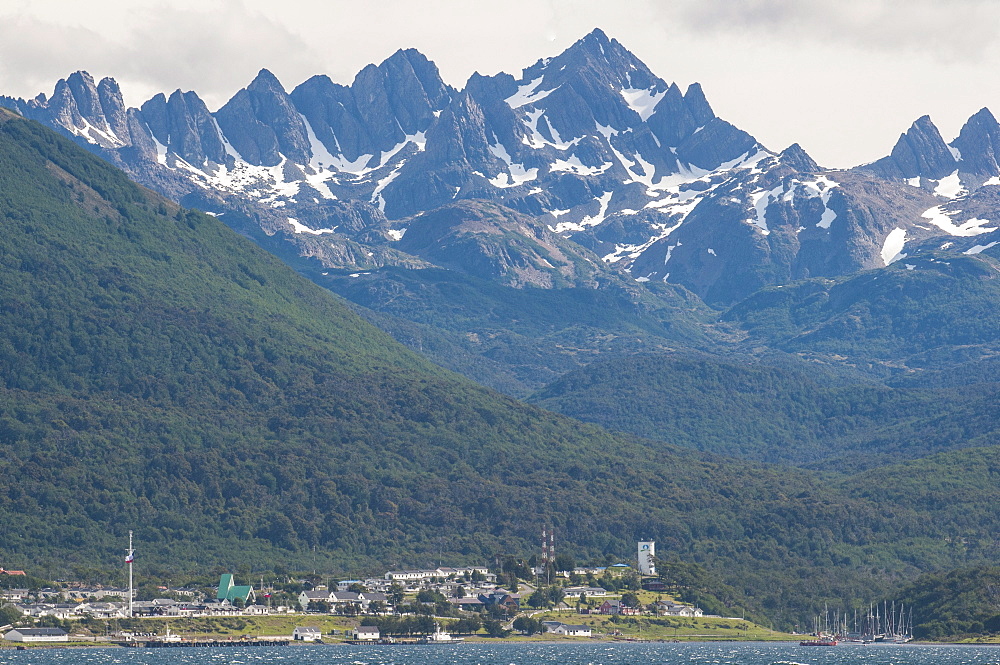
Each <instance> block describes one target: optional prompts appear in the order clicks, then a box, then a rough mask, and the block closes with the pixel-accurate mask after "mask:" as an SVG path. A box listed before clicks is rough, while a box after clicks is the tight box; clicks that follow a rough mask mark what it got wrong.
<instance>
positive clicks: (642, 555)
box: [639, 540, 656, 575]
mask: <svg viewBox="0 0 1000 665" xmlns="http://www.w3.org/2000/svg"><path fill="white" fill-rule="evenodd" d="M655 559H656V543H655V542H654V541H651V540H647V541H642V542H640V543H639V574H640V575H656V563H655Z"/></svg>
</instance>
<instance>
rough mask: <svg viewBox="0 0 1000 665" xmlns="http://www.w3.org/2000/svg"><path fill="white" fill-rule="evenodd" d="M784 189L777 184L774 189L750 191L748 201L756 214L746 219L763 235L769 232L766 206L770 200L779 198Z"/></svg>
mask: <svg viewBox="0 0 1000 665" xmlns="http://www.w3.org/2000/svg"><path fill="white" fill-rule="evenodd" d="M784 191H785V188H784V187H783V186H781V185H778V186H777V187H775V188H774V189H770V190H759V191H756V192H751V193H750V202H751V203H752V204H753V208H754V212H755V213H756V214H755V217H753V218H751V219H748V220H747V222H749V223H750V224H753V225H754V226H756V227H758V228H759V229H760V232H761V233H762V234H764V235H768V234H769V233H771V231H770V229H768V228H767V207H768V206H769V205H771V201H777V200H779V199H780V198H781V196H782V194H783V193H784Z"/></svg>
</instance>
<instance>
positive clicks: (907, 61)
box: [0, 0, 1000, 167]
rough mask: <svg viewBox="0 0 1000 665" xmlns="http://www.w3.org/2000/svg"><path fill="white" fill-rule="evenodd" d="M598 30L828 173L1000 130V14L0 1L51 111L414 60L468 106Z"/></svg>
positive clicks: (931, 5)
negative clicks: (52, 97) (70, 79)
mask: <svg viewBox="0 0 1000 665" xmlns="http://www.w3.org/2000/svg"><path fill="white" fill-rule="evenodd" d="M595 27H600V28H601V29H603V30H604V31H605V32H606V33H608V35H609V36H610V37H613V38H616V39H618V41H620V42H621V43H622V44H624V45H625V46H626V48H628V49H629V50H631V51H632V52H633V53H635V54H636V55H637V56H638V57H639V58H640V59H641V60H642V61H644V62H645V63H646V64H647V65H648V66H649V67H650V69H652V70H653V72H654V73H655V74H657V75H658V76H660V77H661V78H663V79H666V80H667V81H676V82H677V83H678V85H680V86H681V88H682V89H683V88H684V87H686V86H687V84H689V83H691V82H694V81H699V82H701V83H702V85H703V86H704V89H705V93H706V95H707V97H708V100H709V102H710V103H711V104H712V106H713V108H714V109H715V111H716V113H717V114H718V115H719V116H721V117H723V118H725V119H727V120H729V121H731V122H733V123H734V124H735V125H737V126H738V127H740V128H741V129H744V130H746V131H748V132H750V133H751V134H753V135H754V136H755V137H757V139H758V140H760V141H761V142H762V143H763V144H764V145H766V146H767V147H769V148H771V149H772V150H781V149H783V148H785V147H786V146H787V145H789V144H791V143H794V142H798V143H800V144H801V145H802V146H803V147H804V148H805V149H806V150H807V151H808V152H809V153H810V154H811V155H812V156H813V157H814V158H815V159H816V160H817V161H819V162H820V163H821V164H823V165H825V166H829V167H848V166H854V165H856V164H860V163H864V162H868V161H871V160H874V159H877V158H878V157H881V156H883V155H885V154H887V153H888V152H889V150H890V149H891V148H892V145H893V143H895V141H896V139H897V137H898V136H899V134H900V132H902V131H905V130H906V129H907V127H909V125H910V124H911V123H912V122H913V121H914V120H915V119H916V118H918V117H919V116H921V115H924V114H930V116H931V118H932V119H933V120H934V122H935V124H937V126H938V128H939V129H940V130H941V133H942V134H943V135H944V137H945V140H948V141H950V140H951V139H952V138H954V137H955V136H956V135H957V134H958V130H959V129H960V128H961V125H962V123H963V122H964V121H965V119H966V118H968V117H969V116H970V115H972V114H973V113H975V112H976V111H978V110H979V109H980V108H982V107H983V106H988V107H991V108H992V109H993V111H994V113H996V114H1000V76H998V75H997V71H998V66H1000V2H997V1H995V0H949V1H948V2H947V3H946V2H943V1H941V0H900V1H894V0H823V1H820V0H816V1H810V0H731V1H729V0H714V1H713V0H660V1H656V0H616V1H614V2H612V1H610V0H502V1H501V2H480V1H477V0H280V1H279V2H269V1H265V0H222V1H218V2H213V1H212V0H170V2H169V3H167V2H162V1H161V0H88V1H87V2H82V1H80V0H0V94H6V95H13V96H18V97H33V96H35V95H36V94H38V93H39V92H44V93H46V94H50V93H51V91H52V87H53V85H54V83H55V82H56V80H58V79H59V78H64V77H66V76H67V75H69V74H70V73H71V72H73V71H76V70H78V69H85V70H87V71H89V72H90V73H91V74H93V75H94V77H95V78H97V79H100V78H102V77H104V76H112V77H114V78H115V79H116V80H117V81H118V82H119V83H120V84H121V86H122V90H123V92H124V94H125V97H126V102H127V103H128V104H129V105H133V106H137V105H139V104H141V103H142V102H143V101H145V100H146V99H147V98H148V97H150V96H152V95H153V94H155V93H157V92H166V93H169V92H170V91H172V90H174V89H176V88H182V89H184V90H195V91H197V92H198V94H199V95H200V96H201V97H202V98H204V99H205V101H206V102H207V103H208V105H209V107H210V108H211V109H212V110H215V109H217V108H218V107H219V106H221V105H222V104H223V103H225V101H226V100H227V99H228V98H229V97H230V96H232V94H233V93H235V92H236V91H237V90H239V89H240V88H242V87H244V86H245V85H247V83H249V82H250V80H252V78H253V76H254V75H255V74H256V72H257V71H258V70H259V69H260V68H262V67H266V68H268V69H270V70H271V71H272V72H274V73H275V74H276V75H277V76H278V78H279V79H280V80H281V81H282V83H284V85H285V88H286V89H288V90H291V89H292V88H293V87H295V86H296V85H298V84H299V83H301V82H302V81H304V80H305V79H307V78H308V77H309V76H312V75H313V74H320V73H323V74H327V75H329V76H330V78H332V79H333V80H334V81H337V82H341V83H345V84H348V83H350V82H351V81H352V80H353V78H354V75H355V74H356V73H357V72H358V70H360V69H361V68H362V67H364V66H365V65H366V64H368V63H371V62H375V63H377V62H381V61H382V60H384V59H385V58H386V57H388V56H389V55H391V54H392V53H393V52H394V51H395V50H397V49H399V48H409V47H413V48H416V49H418V50H420V51H421V52H422V53H424V54H425V55H426V56H427V57H428V58H430V59H431V60H433V61H434V62H436V63H437V65H438V67H439V68H440V69H441V72H442V76H443V77H444V79H445V81H446V82H448V83H450V84H451V85H453V86H455V87H458V88H461V87H463V86H464V83H465V81H466V79H467V78H468V76H469V75H470V74H471V73H472V72H473V71H479V72H480V73H482V74H495V73H497V72H499V71H505V72H509V73H511V74H515V75H516V76H518V77H519V75H520V71H521V69H523V68H525V67H527V66H528V65H530V64H531V63H533V62H534V61H535V60H537V59H538V58H541V57H547V56H553V55H556V54H558V53H559V52H561V51H562V50H563V49H565V48H567V47H568V46H570V45H571V44H572V43H573V42H575V41H576V40H577V39H579V38H580V37H582V36H583V35H585V34H586V33H588V32H590V31H591V30H592V29H593V28H595Z"/></svg>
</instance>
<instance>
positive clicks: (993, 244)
mask: <svg viewBox="0 0 1000 665" xmlns="http://www.w3.org/2000/svg"><path fill="white" fill-rule="evenodd" d="M998 244H1000V240H994V241H993V242H991V243H989V244H986V245H973V246H972V247H970V248H969V249H967V250H965V251H964V252H962V253H963V254H979V253H980V252H984V251H986V250H987V249H990V248H991V247H996V246H997V245H998Z"/></svg>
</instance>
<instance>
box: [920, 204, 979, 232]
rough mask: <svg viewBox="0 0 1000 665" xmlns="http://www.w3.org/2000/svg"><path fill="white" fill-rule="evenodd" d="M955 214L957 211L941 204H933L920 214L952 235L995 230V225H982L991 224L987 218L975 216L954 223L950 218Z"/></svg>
mask: <svg viewBox="0 0 1000 665" xmlns="http://www.w3.org/2000/svg"><path fill="white" fill-rule="evenodd" d="M957 214H959V211H947V210H945V209H944V208H943V207H942V206H934V207H933V208H930V209H928V210H925V211H924V212H923V214H921V215H920V216H921V217H922V218H924V219H926V220H927V221H929V222H930V223H931V224H933V225H934V226H936V227H938V228H939V229H941V230H942V231H944V232H945V233H947V234H949V235H953V236H962V237H969V236H978V235H982V234H984V233H992V232H993V231H996V230H997V227H984V226H983V225H984V224H991V223H992V222H991V221H990V220H988V219H979V218H977V217H973V218H971V219H968V220H966V221H964V222H962V223H961V224H956V223H955V222H954V221H952V219H951V218H952V216H953V215H957Z"/></svg>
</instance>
